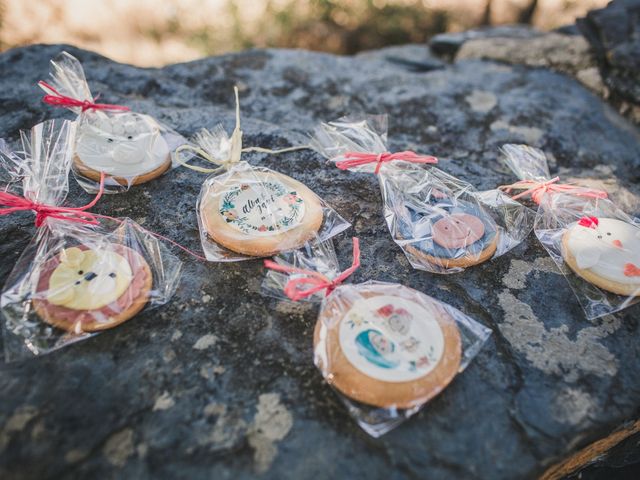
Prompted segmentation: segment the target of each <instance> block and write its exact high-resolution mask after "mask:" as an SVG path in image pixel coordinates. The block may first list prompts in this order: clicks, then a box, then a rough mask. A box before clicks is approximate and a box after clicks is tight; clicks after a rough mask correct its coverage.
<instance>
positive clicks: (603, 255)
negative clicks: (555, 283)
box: [567, 218, 640, 285]
mask: <svg viewBox="0 0 640 480" xmlns="http://www.w3.org/2000/svg"><path fill="white" fill-rule="evenodd" d="M582 223H584V225H581V222H578V223H575V224H574V225H573V226H572V227H570V229H569V232H568V235H569V237H568V241H567V248H568V250H569V252H570V253H571V255H573V257H574V258H575V259H576V263H577V264H578V267H579V268H580V269H583V270H586V269H588V270H590V271H591V272H593V273H595V274H596V275H598V276H600V277H602V278H605V279H608V280H611V281H614V282H618V283H623V284H629V285H634V284H637V285H640V228H638V227H635V226H633V225H631V224H629V223H626V222H623V221H622V220H617V219H614V218H598V219H597V225H596V224H595V222H589V221H585V222H582Z"/></svg>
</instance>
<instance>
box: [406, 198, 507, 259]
mask: <svg viewBox="0 0 640 480" xmlns="http://www.w3.org/2000/svg"><path fill="white" fill-rule="evenodd" d="M430 202H431V204H430V205H429V207H428V208H419V207H414V206H412V205H411V204H409V203H407V204H406V217H407V220H408V221H406V222H401V223H400V224H399V233H400V234H401V235H402V236H403V237H404V238H407V239H409V238H411V239H416V241H414V242H411V243H408V244H407V245H406V247H405V248H406V249H407V251H409V252H410V253H412V254H414V255H416V256H417V257H419V258H421V259H424V260H426V261H427V262H429V263H431V264H434V265H437V266H440V267H443V268H452V267H469V266H471V265H477V264H479V263H482V262H484V261H486V260H488V259H489V258H491V257H492V256H493V254H494V253H495V251H496V248H497V243H498V227H497V225H496V223H495V221H494V220H493V218H491V216H490V215H489V214H488V213H487V212H486V211H484V210H483V209H482V208H481V207H480V206H479V205H476V204H472V203H470V202H465V201H457V202H451V200H449V199H448V198H447V197H443V198H440V197H438V196H437V195H435V196H433V198H430Z"/></svg>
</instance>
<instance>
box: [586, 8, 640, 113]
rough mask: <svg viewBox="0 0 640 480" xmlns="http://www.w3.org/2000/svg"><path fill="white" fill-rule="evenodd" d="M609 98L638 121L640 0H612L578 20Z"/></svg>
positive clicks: (639, 109)
mask: <svg viewBox="0 0 640 480" xmlns="http://www.w3.org/2000/svg"><path fill="white" fill-rule="evenodd" d="M578 27H579V29H580V31H581V32H582V34H583V35H584V37H585V38H586V39H587V40H588V41H589V44H590V45H591V48H592V49H593V51H594V53H595V55H596V57H597V60H598V64H599V66H600V70H601V72H602V74H603V76H604V78H605V82H606V84H607V87H608V88H609V89H610V90H611V93H612V100H613V101H614V102H616V103H617V104H618V105H619V108H620V109H621V110H622V109H624V111H628V112H629V114H630V115H633V116H634V117H635V118H636V119H637V122H638V123H640V0H616V1H613V2H611V3H609V5H607V6H606V8H601V9H599V10H594V11H591V12H589V13H588V14H587V16H586V17H585V18H583V19H579V20H578Z"/></svg>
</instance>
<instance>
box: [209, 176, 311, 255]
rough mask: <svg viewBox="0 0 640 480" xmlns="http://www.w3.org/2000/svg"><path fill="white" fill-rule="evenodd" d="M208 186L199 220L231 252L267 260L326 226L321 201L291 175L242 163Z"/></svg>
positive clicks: (306, 239) (212, 236) (213, 237)
mask: <svg viewBox="0 0 640 480" xmlns="http://www.w3.org/2000/svg"><path fill="white" fill-rule="evenodd" d="M207 183H208V186H207V188H205V189H203V194H202V198H201V201H200V205H199V212H200V218H201V219H202V223H203V225H204V228H205V230H206V232H207V234H208V235H209V236H210V237H211V239H212V240H213V241H214V242H216V243H218V244H220V245H222V246H223V247H225V248H227V249H229V250H231V251H233V252H237V253H241V254H244V255H249V256H254V257H264V256H270V255H274V254H276V253H278V252H281V251H285V250H291V249H294V248H298V247H300V246H302V245H303V244H304V243H305V242H306V241H308V240H310V239H312V238H314V237H315V236H316V235H317V234H318V231H319V230H320V227H321V226H322V222H323V218H324V215H323V206H322V203H321V201H320V199H319V198H318V197H317V196H316V194H315V193H313V192H312V191H311V190H310V189H309V188H308V187H306V186H305V185H304V184H303V183H301V182H299V181H297V180H295V179H293V178H291V177H289V176H287V175H283V174H281V173H278V172H275V171H273V170H269V169H261V168H258V167H251V166H249V165H248V164H239V165H237V166H236V167H235V168H233V169H232V170H231V171H230V172H228V173H226V174H223V175H220V176H217V177H214V178H212V179H210V180H209V181H208V182H207Z"/></svg>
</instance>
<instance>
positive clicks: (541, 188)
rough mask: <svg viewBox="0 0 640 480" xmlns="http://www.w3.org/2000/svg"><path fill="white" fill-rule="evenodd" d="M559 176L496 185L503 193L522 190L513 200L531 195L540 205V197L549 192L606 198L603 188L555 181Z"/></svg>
mask: <svg viewBox="0 0 640 480" xmlns="http://www.w3.org/2000/svg"><path fill="white" fill-rule="evenodd" d="M559 180H560V177H555V178H552V179H551V180H547V181H546V182H538V181H536V180H521V181H519V182H516V183H513V184H511V185H502V186H501V187H498V189H499V190H502V191H504V192H505V193H511V191H512V190H524V191H523V192H520V193H519V194H517V195H514V196H513V197H511V198H513V199H514V200H518V199H520V198H523V197H526V196H527V195H530V196H531V199H532V200H533V201H534V202H536V203H537V204H538V205H540V202H541V201H542V197H544V195H545V194H546V193H547V192H549V193H569V194H573V195H576V196H577V197H585V198H607V192H605V191H603V190H596V189H594V188H587V187H580V186H578V185H569V184H565V183H557V182H558V181H559Z"/></svg>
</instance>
